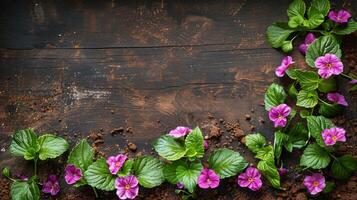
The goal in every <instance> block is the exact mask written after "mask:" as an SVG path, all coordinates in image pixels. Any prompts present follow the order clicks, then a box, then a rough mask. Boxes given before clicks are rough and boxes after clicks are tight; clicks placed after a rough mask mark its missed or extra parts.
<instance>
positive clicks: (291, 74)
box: [285, 69, 297, 80]
mask: <svg viewBox="0 0 357 200" xmlns="http://www.w3.org/2000/svg"><path fill="white" fill-rule="evenodd" d="M285 74H287V75H288V76H289V78H291V79H293V80H296V79H297V75H296V69H288V70H286V71H285Z"/></svg>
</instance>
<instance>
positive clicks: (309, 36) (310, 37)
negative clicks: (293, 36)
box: [299, 33, 316, 55]
mask: <svg viewBox="0 0 357 200" xmlns="http://www.w3.org/2000/svg"><path fill="white" fill-rule="evenodd" d="M315 40H316V37H315V35H314V34H312V33H308V34H307V35H306V37H305V41H304V43H302V44H300V46H299V50H300V52H301V53H302V54H304V55H305V54H306V51H307V48H308V47H309V44H311V43H312V42H313V41H315Z"/></svg>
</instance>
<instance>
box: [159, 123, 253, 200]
mask: <svg viewBox="0 0 357 200" xmlns="http://www.w3.org/2000/svg"><path fill="white" fill-rule="evenodd" d="M205 144H206V145H207V143H205V140H204V139H203V135H202V132H201V130H200V129H199V128H198V127H196V128H195V129H193V130H191V129H190V128H187V127H177V128H176V129H174V130H172V131H170V133H169V134H167V135H162V136H161V137H160V138H159V139H158V140H157V141H156V142H155V143H154V148H155V151H156V152H157V153H158V154H159V155H160V156H161V157H163V158H164V159H166V163H165V165H164V168H163V173H164V177H165V179H166V180H167V181H168V182H169V183H171V184H175V185H177V187H178V189H177V190H176V193H183V198H184V199H187V198H189V197H195V188H196V185H198V186H199V187H200V188H202V189H208V188H216V187H218V186H219V183H220V179H224V178H227V177H231V176H235V175H236V174H237V173H238V172H241V171H243V170H244V169H245V168H246V167H247V166H248V163H247V162H246V161H245V159H244V158H243V157H242V156H241V155H240V154H239V153H238V152H235V151H232V150H229V149H225V148H222V149H217V150H215V151H214V152H213V153H212V154H211V155H210V156H209V158H208V165H207V166H206V167H204V166H203V164H202V158H203V156H204V154H205Z"/></svg>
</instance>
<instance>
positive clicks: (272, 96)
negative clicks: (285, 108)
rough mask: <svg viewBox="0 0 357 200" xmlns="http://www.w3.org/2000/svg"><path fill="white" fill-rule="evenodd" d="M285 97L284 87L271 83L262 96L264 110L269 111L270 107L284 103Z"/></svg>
mask: <svg viewBox="0 0 357 200" xmlns="http://www.w3.org/2000/svg"><path fill="white" fill-rule="evenodd" d="M285 99H286V93H285V91H284V88H283V87H282V86H281V85H278V84H276V83H273V84H271V85H270V86H269V88H268V90H267V91H266V92H265V96H264V104H265V110H267V111H269V110H270V108H272V107H275V106H278V105H279V104H282V103H284V101H285Z"/></svg>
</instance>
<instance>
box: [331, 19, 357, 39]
mask: <svg viewBox="0 0 357 200" xmlns="http://www.w3.org/2000/svg"><path fill="white" fill-rule="evenodd" d="M356 30H357V22H355V21H354V20H353V19H352V20H350V21H349V22H348V23H347V25H345V26H344V25H339V26H337V27H336V28H335V29H333V30H332V33H334V34H336V35H348V34H351V33H353V32H355V31H356Z"/></svg>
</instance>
